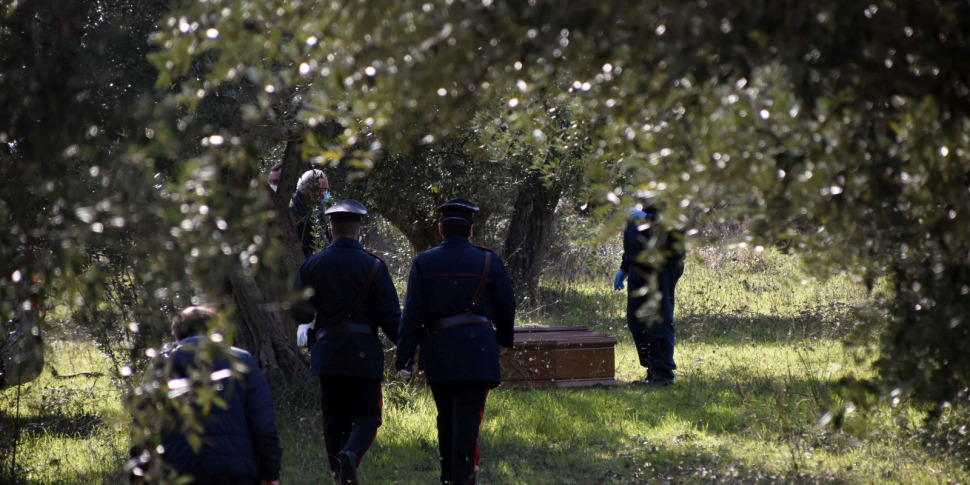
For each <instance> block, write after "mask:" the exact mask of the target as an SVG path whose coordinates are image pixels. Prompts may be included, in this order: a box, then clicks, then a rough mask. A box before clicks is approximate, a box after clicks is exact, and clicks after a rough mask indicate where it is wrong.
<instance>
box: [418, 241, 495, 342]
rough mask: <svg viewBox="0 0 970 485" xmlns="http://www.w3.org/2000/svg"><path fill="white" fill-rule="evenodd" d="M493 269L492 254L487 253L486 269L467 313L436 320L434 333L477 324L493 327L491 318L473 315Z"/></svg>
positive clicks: (432, 327) (432, 329) (433, 328)
mask: <svg viewBox="0 0 970 485" xmlns="http://www.w3.org/2000/svg"><path fill="white" fill-rule="evenodd" d="M491 267H492V252H491V251H485V268H484V269H483V270H482V277H481V279H480V280H478V288H476V289H475V294H474V295H472V299H471V301H469V302H468V306H467V307H465V311H464V312H463V313H459V314H458V315H452V316H450V317H445V318H442V319H440V320H435V322H434V323H433V324H432V325H431V331H432V332H438V331H440V330H443V329H446V328H452V327H458V326H461V325H471V324H475V323H486V324H489V325H491V323H492V320H491V319H490V318H488V317H486V316H482V315H478V314H475V313H472V311H473V310H475V307H476V306H477V305H478V300H479V299H481V297H482V292H483V291H484V290H485V282H486V281H487V280H488V272H489V269H490V268H491Z"/></svg>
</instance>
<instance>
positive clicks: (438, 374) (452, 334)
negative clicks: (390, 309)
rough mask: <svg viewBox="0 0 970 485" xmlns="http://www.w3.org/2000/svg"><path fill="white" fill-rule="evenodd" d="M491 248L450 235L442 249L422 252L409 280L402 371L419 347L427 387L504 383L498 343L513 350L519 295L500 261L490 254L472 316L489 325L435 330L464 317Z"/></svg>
mask: <svg viewBox="0 0 970 485" xmlns="http://www.w3.org/2000/svg"><path fill="white" fill-rule="evenodd" d="M486 252H490V250H488V249H485V248H480V247H477V246H473V245H472V244H471V242H469V240H468V238H466V237H460V236H446V237H445V238H444V241H442V243H441V245H440V246H438V247H436V248H434V249H430V250H428V251H425V252H423V253H421V254H419V255H418V256H417V257H416V258H415V259H414V264H412V266H411V274H410V275H409V276H408V290H407V296H406V297H405V300H404V315H403V317H402V319H401V331H400V334H401V338H400V340H399V341H398V350H397V362H396V367H397V368H398V369H404V368H406V367H408V366H409V365H410V364H411V363H412V362H413V359H414V354H415V351H416V350H417V347H418V346H420V347H421V355H420V359H419V362H420V365H421V368H422V369H424V371H425V375H426V376H427V379H428V382H429V383H436V382H448V381H462V380H483V381H489V382H493V383H498V382H501V374H500V372H499V370H500V369H499V354H498V345H501V346H503V347H512V339H513V336H512V332H513V326H514V323H515V295H514V294H513V292H512V282H511V281H510V280H509V276H508V273H507V272H506V270H505V265H504V264H502V258H500V257H498V255H496V254H492V256H491V265H490V268H489V272H488V278H487V279H486V282H485V286H484V289H483V292H482V294H481V297H480V299H479V301H478V303H477V304H476V305H475V307H474V309H473V310H472V313H474V314H476V315H481V316H484V317H488V318H489V319H490V320H491V324H487V323H472V324H467V325H460V326H455V327H448V328H443V329H436V324H435V322H436V321H438V320H440V319H442V318H446V317H451V316H454V315H458V314H462V313H464V312H465V311H466V310H467V309H468V306H469V304H470V302H471V300H472V298H473V295H474V294H475V291H476V289H477V288H478V284H479V281H480V280H481V275H482V274H483V270H484V264H485V253H486Z"/></svg>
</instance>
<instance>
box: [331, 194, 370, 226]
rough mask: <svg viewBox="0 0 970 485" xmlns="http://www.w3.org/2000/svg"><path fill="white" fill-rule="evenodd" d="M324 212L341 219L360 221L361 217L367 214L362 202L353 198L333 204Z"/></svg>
mask: <svg viewBox="0 0 970 485" xmlns="http://www.w3.org/2000/svg"><path fill="white" fill-rule="evenodd" d="M324 214H326V215H328V216H336V217H337V218H338V219H343V220H353V221H360V219H361V218H362V217H364V216H366V215H367V208H366V207H364V204H361V203H360V202H357V201H356V200H354V199H346V200H341V201H340V202H337V203H336V204H334V205H333V207H331V208H329V209H327V211H326V212H324Z"/></svg>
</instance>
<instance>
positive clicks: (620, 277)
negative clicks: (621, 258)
mask: <svg viewBox="0 0 970 485" xmlns="http://www.w3.org/2000/svg"><path fill="white" fill-rule="evenodd" d="M624 280H626V271H623V270H622V269H621V270H619V271H617V272H616V276H615V277H613V289H614V290H617V291H619V290H622V289H623V288H624V286H623V281H624Z"/></svg>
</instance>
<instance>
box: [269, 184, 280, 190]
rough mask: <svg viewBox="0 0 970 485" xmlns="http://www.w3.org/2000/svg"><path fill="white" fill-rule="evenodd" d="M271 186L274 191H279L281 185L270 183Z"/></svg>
mask: <svg viewBox="0 0 970 485" xmlns="http://www.w3.org/2000/svg"><path fill="white" fill-rule="evenodd" d="M269 188H271V189H273V192H277V191H279V189H280V186H279V185H276V184H269Z"/></svg>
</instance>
